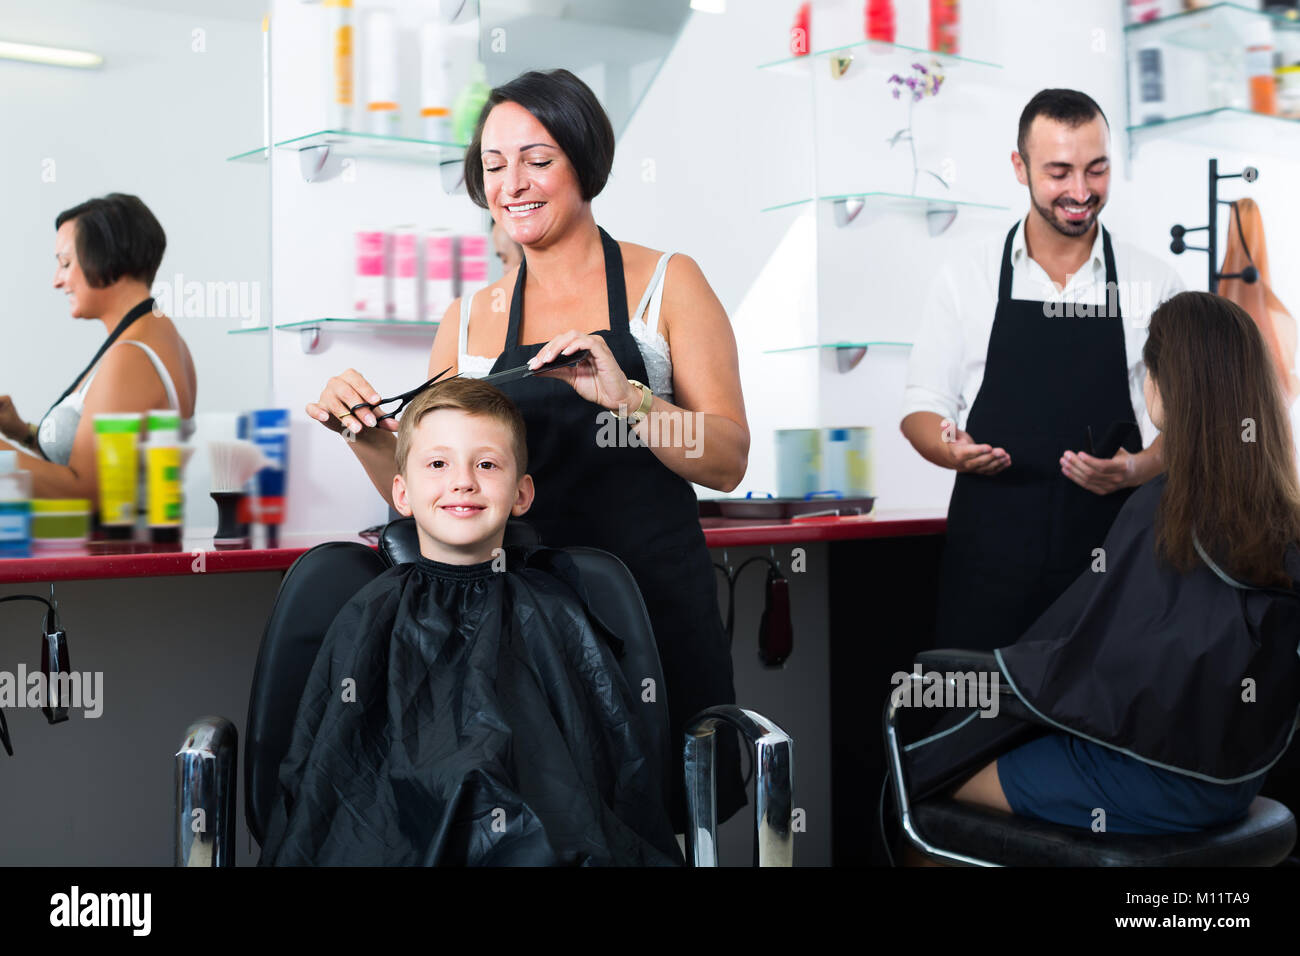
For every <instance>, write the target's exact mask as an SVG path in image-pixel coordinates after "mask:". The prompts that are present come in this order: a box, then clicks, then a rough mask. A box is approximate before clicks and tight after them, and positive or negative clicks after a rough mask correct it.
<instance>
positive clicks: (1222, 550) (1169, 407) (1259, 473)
mask: <svg viewBox="0 0 1300 956" xmlns="http://www.w3.org/2000/svg"><path fill="white" fill-rule="evenodd" d="M1142 358H1143V361H1144V362H1145V363H1146V367H1147V371H1148V372H1149V373H1150V375H1151V380H1152V382H1153V384H1155V386H1156V387H1157V388H1158V389H1159V390H1160V401H1161V405H1162V406H1163V409H1164V426H1163V428H1162V429H1161V432H1162V434H1163V435H1164V462H1165V470H1166V473H1167V483H1166V485H1165V488H1164V492H1163V495H1162V497H1161V500H1160V506H1159V510H1158V512H1157V514H1156V548H1157V550H1158V551H1159V553H1160V554H1161V555H1162V556H1163V557H1164V558H1165V559H1166V560H1167V561H1169V563H1170V564H1172V565H1173V566H1174V567H1175V568H1177V569H1178V570H1179V571H1183V572H1188V571H1191V570H1192V569H1193V568H1194V567H1195V566H1196V565H1197V564H1198V563H1199V562H1200V558H1199V557H1198V556H1197V554H1196V550H1195V546H1194V544H1193V535H1195V536H1196V539H1197V540H1199V541H1200V544H1201V547H1202V548H1203V549H1204V550H1205V552H1206V553H1207V554H1208V555H1209V556H1210V557H1211V558H1213V560H1214V562H1215V563H1216V564H1218V565H1219V567H1220V568H1222V569H1223V570H1224V571H1225V572H1226V573H1227V574H1229V575H1231V576H1232V577H1233V578H1235V579H1236V580H1238V581H1241V582H1243V583H1249V584H1254V585H1258V586H1279V587H1290V586H1291V585H1292V582H1291V579H1290V577H1289V576H1288V575H1287V574H1286V572H1285V571H1284V569H1283V555H1284V553H1285V551H1286V548H1287V546H1288V545H1289V544H1290V543H1291V542H1293V541H1300V481H1298V480H1297V477H1296V463H1295V448H1294V445H1293V442H1292V438H1291V425H1290V421H1289V417H1288V414H1287V410H1286V406H1285V405H1284V404H1283V401H1282V389H1281V387H1280V383H1279V381H1278V377H1277V371H1276V369H1275V368H1274V365H1273V362H1272V360H1271V359H1270V356H1269V353H1268V349H1267V348H1266V347H1265V345H1264V340H1263V338H1262V337H1261V336H1260V334H1259V329H1258V328H1257V327H1256V325H1255V323H1254V321H1253V320H1252V319H1251V317H1250V316H1249V315H1248V314H1247V313H1246V311H1245V310H1244V309H1242V308H1241V307H1240V306H1239V305H1237V304H1236V303H1234V302H1231V301H1229V300H1228V299H1224V298H1222V297H1220V296H1217V295H1211V294H1210V293H1208V292H1182V293H1180V294H1178V295H1176V296H1174V297H1173V298H1171V299H1170V300H1169V301H1167V302H1165V303H1164V304H1163V305H1161V306H1160V307H1159V308H1157V309H1156V310H1155V312H1153V313H1152V314H1151V323H1150V329H1149V331H1148V333H1147V341H1146V346H1145V347H1144V348H1143V350H1142Z"/></svg>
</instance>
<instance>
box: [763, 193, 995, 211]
mask: <svg viewBox="0 0 1300 956" xmlns="http://www.w3.org/2000/svg"><path fill="white" fill-rule="evenodd" d="M817 199H818V200H819V201H820V202H831V203H834V202H847V201H849V200H855V199H857V200H861V201H862V202H863V204H864V205H867V206H872V207H877V208H884V209H892V210H897V211H901V212H906V211H916V212H926V211H927V210H929V209H930V207H931V206H935V205H938V206H957V207H959V208H961V207H964V208H968V209H992V210H996V211H999V212H1004V211H1006V210H1007V209H1009V208H1011V207H1009V206H997V205H993V204H992V203H983V202H971V201H970V200H967V199H949V198H947V197H945V196H912V195H907V194H906V193H886V192H862V193H843V194H840V195H834V196H818V197H817ZM812 201H813V200H812V199H796V200H794V201H792V202H784V203H778V204H777V205H775V206H765V207H764V208H763V209H762V210H761V212H773V211H774V210H777V209H790V208H792V207H794V206H802V205H806V204H807V203H810V202H812Z"/></svg>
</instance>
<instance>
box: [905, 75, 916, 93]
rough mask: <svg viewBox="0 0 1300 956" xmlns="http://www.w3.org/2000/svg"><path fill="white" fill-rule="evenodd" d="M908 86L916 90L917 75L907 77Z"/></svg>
mask: <svg viewBox="0 0 1300 956" xmlns="http://www.w3.org/2000/svg"><path fill="white" fill-rule="evenodd" d="M907 88H908V89H909V90H915V89H916V77H914V76H909V77H908V78H907Z"/></svg>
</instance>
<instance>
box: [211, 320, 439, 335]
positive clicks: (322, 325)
mask: <svg viewBox="0 0 1300 956" xmlns="http://www.w3.org/2000/svg"><path fill="white" fill-rule="evenodd" d="M276 328H277V329H283V330H287V331H291V332H296V331H301V330H303V329H328V330H329V331H331V332H382V333H389V332H397V333H401V334H405V335H418V334H421V333H423V334H426V335H427V334H429V333H436V332H437V331H438V323H437V322H409V321H406V320H405V319H346V318H320V319H303V320H302V321H300V322H282V323H280V324H278V325H276ZM266 331H267V327H266V326H265V325H256V326H253V327H251V328H247V329H231V330H229V331H228V332H227V333H226V334H227V335H249V334H252V333H254V332H266Z"/></svg>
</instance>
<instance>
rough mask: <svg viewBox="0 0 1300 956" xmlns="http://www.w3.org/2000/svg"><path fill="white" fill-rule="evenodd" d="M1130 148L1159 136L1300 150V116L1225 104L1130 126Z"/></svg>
mask: <svg viewBox="0 0 1300 956" xmlns="http://www.w3.org/2000/svg"><path fill="white" fill-rule="evenodd" d="M1127 129H1128V134H1129V143H1130V148H1133V147H1136V146H1140V145H1141V144H1142V143H1144V142H1149V141H1152V140H1157V139H1169V140H1174V141H1176V142H1182V143H1188V144H1194V145H1197V146H1206V147H1209V148H1212V149H1223V148H1225V147H1228V146H1230V145H1233V144H1238V145H1242V146H1244V145H1245V144H1249V145H1250V147H1251V148H1252V149H1256V148H1257V149H1260V150H1265V151H1267V152H1270V153H1280V154H1289V155H1295V154H1296V153H1298V152H1300V119H1290V118H1287V117H1285V116H1273V115H1271V114H1268V113H1255V112H1252V111H1251V110H1241V109H1234V108H1232V107H1224V108H1222V109H1217V110H1203V111H1201V112H1199V113H1188V114H1187V115H1185V116H1174V117H1170V118H1169V119H1167V120H1163V121H1161V122H1158V123H1143V124H1141V125H1139V126H1129V127H1128V128H1127Z"/></svg>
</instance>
